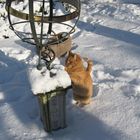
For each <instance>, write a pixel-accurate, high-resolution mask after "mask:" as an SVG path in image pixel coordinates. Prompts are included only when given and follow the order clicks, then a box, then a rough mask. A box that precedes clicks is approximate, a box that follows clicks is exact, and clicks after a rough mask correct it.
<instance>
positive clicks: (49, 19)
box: [6, 0, 81, 69]
mask: <svg viewBox="0 0 140 140" xmlns="http://www.w3.org/2000/svg"><path fill="white" fill-rule="evenodd" d="M15 1H16V0H6V10H7V12H8V19H9V23H10V29H12V30H13V31H14V32H15V34H16V35H17V36H18V37H19V38H20V39H21V40H23V41H25V42H28V43H30V44H34V45H36V48H37V53H38V55H39V64H38V69H41V59H42V56H41V50H42V48H43V46H44V45H45V46H47V47H46V49H47V51H46V52H47V54H46V58H43V60H44V59H45V60H46V65H47V67H49V65H50V63H51V62H52V61H53V60H54V58H55V52H54V51H53V50H52V49H51V48H49V47H48V46H49V42H50V41H49V40H50V39H51V38H52V37H53V36H56V33H55V31H54V30H53V29H52V24H54V23H58V24H63V25H65V26H68V27H70V28H71V30H70V31H69V32H66V33H64V35H63V37H62V38H61V40H64V39H65V38H67V37H68V36H69V35H70V34H71V33H73V32H74V31H75V30H74V28H75V26H76V24H77V22H78V20H79V16H80V9H81V5H80V0H57V1H55V2H61V3H63V4H65V5H67V6H68V7H70V8H72V9H73V10H72V12H69V13H67V14H64V15H61V16H54V15H53V1H54V0H29V2H28V4H29V12H28V13H23V12H21V11H19V10H16V9H14V8H13V7H12V2H15ZM38 1H39V2H41V3H42V7H43V8H42V14H41V15H39V16H38V15H35V13H34V3H35V2H38ZM46 2H48V3H49V6H50V13H49V16H46V15H44V5H45V3H46ZM11 15H13V16H15V17H17V18H20V19H22V20H24V21H19V22H16V23H12V21H11ZM73 19H76V20H75V24H74V25H73V26H71V25H69V24H67V23H65V22H66V21H71V20H73ZM22 23H30V27H31V33H30V35H31V37H23V36H21V34H22V33H21V32H20V33H19V31H17V30H16V29H15V28H14V26H15V25H17V24H22ZM35 23H41V29H40V34H39V35H38V34H37V32H36V28H35ZM44 24H48V25H49V26H48V30H47V33H46V35H44V33H43V30H44V29H43V25H44ZM23 34H25V35H26V33H23ZM43 39H46V40H48V41H47V43H46V44H44V43H43ZM31 40H32V41H31ZM33 40H34V41H33ZM59 41H60V40H57V42H59Z"/></svg>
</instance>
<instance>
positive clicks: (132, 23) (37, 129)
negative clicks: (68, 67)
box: [0, 0, 140, 140]
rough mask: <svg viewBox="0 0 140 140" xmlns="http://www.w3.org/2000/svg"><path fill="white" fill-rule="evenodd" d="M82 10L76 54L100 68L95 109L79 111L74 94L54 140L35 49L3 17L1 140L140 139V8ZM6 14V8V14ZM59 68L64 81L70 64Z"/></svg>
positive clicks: (114, 0) (97, 2)
mask: <svg viewBox="0 0 140 140" xmlns="http://www.w3.org/2000/svg"><path fill="white" fill-rule="evenodd" d="M81 4H82V10H81V16H80V20H79V23H78V25H77V27H76V32H75V33H74V34H73V36H72V37H73V52H76V53H79V54H80V55H81V56H82V57H88V58H90V59H91V60H93V62H94V66H93V71H92V76H93V85H94V91H93V97H92V103H91V104H90V105H87V106H85V107H83V108H80V107H77V106H76V105H75V104H73V101H72V90H68V93H67V102H66V104H67V105H66V109H67V127H66V128H65V129H62V130H59V131H54V132H52V133H51V134H49V133H47V132H45V131H44V129H43V125H42V123H41V121H40V116H39V107H38V102H37V97H36V96H34V95H33V94H32V91H33V89H32V87H31V84H30V83H32V81H34V80H33V79H30V78H29V74H31V75H33V76H36V75H38V76H41V78H42V75H40V72H38V71H37V70H36V69H34V67H35V66H36V65H37V64H36V62H37V60H38V56H37V55H36V53H35V47H34V46H32V45H29V44H27V43H25V42H22V41H21V40H19V38H17V37H16V36H15V34H14V33H13V32H12V31H10V30H9V28H8V26H9V24H8V21H7V19H6V20H4V19H3V17H0V27H1V28H0V140H20V139H21V140H34V139H35V140H46V139H47V140H92V139H95V140H139V139H140V133H139V132H140V105H139V103H140V39H139V38H140V24H139V23H140V22H139V21H140V7H139V4H140V2H139V0H89V1H87V0H81ZM4 12H5V10H4V7H3V6H2V4H1V3H0V13H4ZM4 35H6V36H8V37H9V38H8V39H4V37H3V36H4ZM56 63H57V65H54V70H52V73H58V74H57V75H58V76H59V77H62V76H61V74H62V75H63V73H61V72H60V71H61V70H63V69H64V67H63V66H62V65H63V64H64V63H63V62H62V60H59V61H58V60H56ZM59 63H60V64H61V65H59ZM43 70H44V69H43ZM32 71H33V72H32ZM44 71H45V73H46V74H49V73H48V71H46V70H44ZM34 73H35V74H34ZM34 78H35V80H39V79H38V78H36V77H34ZM64 80H66V81H67V78H66V79H64ZM62 81H63V80H62ZM67 82H68V81H67ZM49 83H50V82H48V80H47V83H46V87H47V85H48V84H49ZM41 84H43V87H44V88H45V86H44V84H45V83H43V82H40V81H39V83H38V85H40V86H41ZM35 87H36V86H35Z"/></svg>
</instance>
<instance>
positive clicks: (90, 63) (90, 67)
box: [87, 60, 93, 73]
mask: <svg viewBox="0 0 140 140" xmlns="http://www.w3.org/2000/svg"><path fill="white" fill-rule="evenodd" d="M87 63H88V66H87V71H88V72H89V73H91V71H92V66H93V62H92V60H88V61H87Z"/></svg>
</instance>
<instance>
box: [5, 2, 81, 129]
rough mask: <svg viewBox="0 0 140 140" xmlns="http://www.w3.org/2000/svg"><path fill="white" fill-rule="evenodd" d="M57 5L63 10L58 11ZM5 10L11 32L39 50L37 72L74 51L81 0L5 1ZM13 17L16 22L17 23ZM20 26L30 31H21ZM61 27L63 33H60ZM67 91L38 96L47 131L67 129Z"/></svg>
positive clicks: (56, 91) (62, 90) (59, 90)
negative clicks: (73, 42)
mask: <svg viewBox="0 0 140 140" xmlns="http://www.w3.org/2000/svg"><path fill="white" fill-rule="evenodd" d="M19 2H20V4H21V2H22V4H23V7H22V9H20V7H18V6H16V4H18V3H19ZM38 5H39V6H38ZM57 5H58V7H59V8H60V9H59V8H56V7H57ZM26 9H28V10H26ZM6 10H7V13H8V19H9V23H10V29H12V30H13V31H14V32H15V34H16V35H17V36H18V37H19V38H20V39H21V40H22V41H25V42H27V43H30V44H33V45H35V46H36V51H37V54H38V56H39V59H38V65H37V69H38V70H41V69H42V67H43V66H44V65H45V66H46V67H47V68H48V69H51V68H50V64H51V63H52V61H53V60H54V59H55V57H60V56H62V55H64V54H65V53H66V52H67V51H69V50H70V49H71V37H70V34H71V33H73V32H74V31H75V30H74V28H75V26H76V23H77V22H78V19H79V16H80V0H6ZM57 10H61V11H62V12H61V14H59V15H57V14H58V13H57V12H56V11H57ZM13 16H14V18H16V19H17V20H15V22H14V20H12V17H13ZM70 22H71V23H70ZM21 26H22V27H24V28H26V27H28V29H27V30H24V31H23V30H22V31H21V30H19V29H20V28H19V27H21ZM59 27H60V29H63V28H64V30H63V31H62V30H58V29H59ZM46 86H47V83H46ZM65 91H66V89H62V88H59V89H56V90H55V91H50V92H48V93H45V94H43V93H41V94H39V95H38V100H39V106H40V113H41V120H42V121H43V124H44V128H45V130H46V131H52V130H55V129H58V128H64V127H65V126H66V118H65V93H66V92H65Z"/></svg>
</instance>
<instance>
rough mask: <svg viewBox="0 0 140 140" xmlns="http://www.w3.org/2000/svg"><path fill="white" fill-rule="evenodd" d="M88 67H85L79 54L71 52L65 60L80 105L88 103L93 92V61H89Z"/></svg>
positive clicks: (76, 99) (74, 94)
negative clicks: (91, 74)
mask: <svg viewBox="0 0 140 140" xmlns="http://www.w3.org/2000/svg"><path fill="white" fill-rule="evenodd" d="M87 63H88V66H87V68H85V67H84V65H83V62H82V59H81V57H80V56H79V55H78V54H75V53H72V52H69V54H68V57H67V59H66V62H65V70H66V71H67V72H68V74H69V76H70V78H71V81H72V88H73V97H74V100H75V101H76V104H77V105H79V106H84V105H87V104H89V103H90V102H91V96H92V92H93V85H92V78H91V76H90V73H91V71H92V65H93V64H92V61H91V60H88V61H87Z"/></svg>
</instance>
